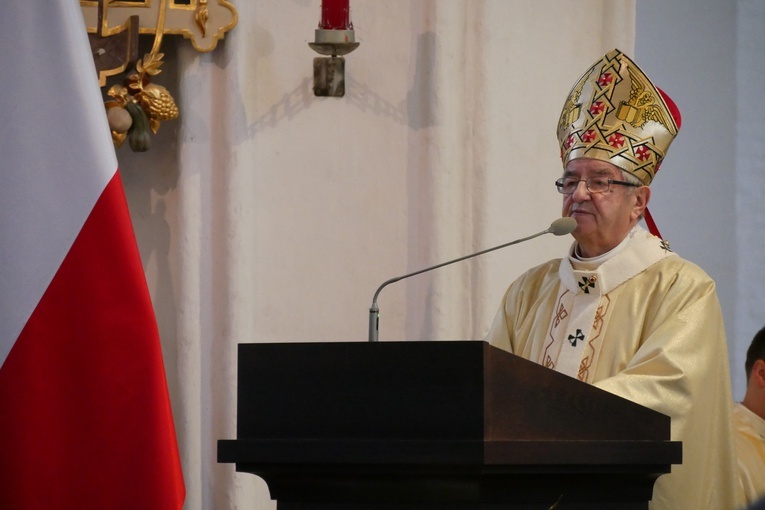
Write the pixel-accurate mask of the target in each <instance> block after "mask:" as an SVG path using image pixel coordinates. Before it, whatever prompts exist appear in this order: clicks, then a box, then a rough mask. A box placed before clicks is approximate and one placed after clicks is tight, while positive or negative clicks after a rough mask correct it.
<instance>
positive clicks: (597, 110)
mask: <svg viewBox="0 0 765 510" xmlns="http://www.w3.org/2000/svg"><path fill="white" fill-rule="evenodd" d="M605 109H606V105H605V104H604V103H603V101H595V102H594V103H592V106H590V113H591V114H592V115H598V114H601V113H603V110H605Z"/></svg>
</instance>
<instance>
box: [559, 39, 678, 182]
mask: <svg viewBox="0 0 765 510" xmlns="http://www.w3.org/2000/svg"><path fill="white" fill-rule="evenodd" d="M557 134H558V142H559V143H560V148H561V159H562V160H563V165H564V166H565V165H566V164H568V162H569V161H570V160H572V159H576V158H581V157H587V158H593V159H599V160H602V161H608V162H609V163H612V164H614V165H616V166H617V167H619V168H621V169H623V170H626V171H627V172H630V173H632V174H633V175H635V176H636V177H637V178H639V179H640V180H641V181H642V182H643V183H644V184H646V185H647V184H650V183H651V180H652V179H653V176H654V174H655V173H656V168H657V167H658V166H659V164H660V163H661V161H662V160H663V159H664V156H665V154H666V151H667V149H668V148H669V145H670V144H671V143H672V140H673V139H674V137H675V135H676V134H677V125H676V124H675V120H674V119H673V117H672V114H671V113H670V112H669V109H668V107H667V105H666V104H665V103H664V99H663V98H662V97H661V95H660V93H659V91H658V89H657V88H656V87H655V86H654V85H653V84H652V83H651V81H650V80H649V79H648V78H647V77H646V76H645V74H644V73H643V72H642V71H641V70H640V68H639V67H638V66H637V65H636V64H635V63H634V62H632V61H631V60H630V59H629V57H627V56H626V55H624V54H623V53H622V52H621V51H619V50H613V51H610V52H609V53H606V54H605V55H604V56H603V57H601V59H600V60H598V61H597V62H596V63H595V64H593V65H592V66H591V67H590V68H589V69H588V70H587V72H585V73H584V74H583V75H582V77H581V78H580V79H579V80H578V81H577V82H576V84H575V85H574V87H573V88H572V90H571V92H570V93H569V96H568V98H567V100H566V103H565V104H564V106H563V110H562V112H561V116H560V119H559V121H558V133H557Z"/></svg>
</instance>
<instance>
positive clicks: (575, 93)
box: [558, 80, 586, 129]
mask: <svg viewBox="0 0 765 510" xmlns="http://www.w3.org/2000/svg"><path fill="white" fill-rule="evenodd" d="M585 83H586V80H581V81H580V82H579V86H575V87H574V88H573V89H572V90H571V93H570V94H569V96H568V99H566V104H564V105H563V111H562V112H561V114H560V119H559V120H558V129H563V128H565V127H566V126H568V125H569V124H573V123H574V122H576V119H578V118H579V115H581V113H582V103H580V102H579V97H580V96H581V95H582V88H584V84H585Z"/></svg>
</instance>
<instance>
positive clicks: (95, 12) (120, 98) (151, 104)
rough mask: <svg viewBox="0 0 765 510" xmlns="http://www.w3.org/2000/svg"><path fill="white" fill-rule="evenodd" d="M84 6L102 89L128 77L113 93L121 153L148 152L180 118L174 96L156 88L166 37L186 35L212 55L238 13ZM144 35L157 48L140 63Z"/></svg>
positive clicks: (187, 6)
mask: <svg viewBox="0 0 765 510" xmlns="http://www.w3.org/2000/svg"><path fill="white" fill-rule="evenodd" d="M80 6H81V9H82V13H83V17H84V18H85V25H86V27H87V31H88V37H89V39H90V45H91V49H92V50H93V59H94V61H95V64H96V70H97V72H98V81H99V84H100V85H101V86H102V87H103V86H105V85H106V82H107V78H108V77H110V76H116V75H119V74H122V73H124V74H125V78H124V81H123V83H122V84H121V85H113V86H112V87H110V88H109V90H108V92H107V95H108V96H109V97H110V98H111V99H110V100H108V101H106V103H105V106H106V108H107V117H108V119H109V125H110V128H111V130H112V139H113V140H114V143H115V145H116V146H117V147H119V146H121V145H122V143H123V142H124V141H125V139H127V140H128V142H129V145H130V148H131V149H132V150H134V151H136V152H143V151H146V150H148V149H149V145H150V132H152V133H156V132H157V130H158V129H159V126H160V123H161V122H162V121H165V120H172V119H175V118H177V117H178V114H179V112H178V107H177V105H176V104H175V101H174V100H173V97H172V95H171V94H170V92H169V91H168V90H167V89H166V88H165V87H163V86H161V85H157V84H154V83H152V82H151V80H152V78H153V77H155V76H156V75H158V74H159V73H160V72H161V70H160V67H161V65H162V64H163V61H162V59H163V57H164V54H162V53H160V51H159V50H160V46H161V43H162V36H163V35H165V34H171V35H182V36H183V37H184V38H186V39H190V40H191V44H192V45H193V46H194V48H195V49H196V50H197V51H200V52H209V51H212V50H213V49H215V47H216V45H217V43H218V40H219V39H222V38H223V37H224V35H225V33H226V32H228V31H229V30H231V29H232V28H233V27H234V26H235V25H236V23H237V12H236V10H235V9H234V7H233V5H231V3H229V2H228V1H226V0H121V1H115V0H80ZM141 35H153V36H154V44H153V46H152V49H151V51H150V52H149V53H147V54H146V55H144V56H143V57H142V58H140V59H139V58H138V39H139V36H141Z"/></svg>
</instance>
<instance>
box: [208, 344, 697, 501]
mask: <svg viewBox="0 0 765 510" xmlns="http://www.w3.org/2000/svg"><path fill="white" fill-rule="evenodd" d="M238 370H239V373H238V385H239V386H238V416H237V439H235V440H229V439H227V440H220V441H219V442H218V462H230V463H236V470H237V471H242V472H248V473H253V474H255V475H258V476H259V477H261V478H263V479H264V480H265V482H266V483H267V485H268V488H269V491H270V494H271V498H272V499H275V500H276V501H277V502H278V503H277V508H278V510H356V509H370V510H377V509H379V510H383V509H384V510H415V509H418V510H431V509H433V510H434V509H450V510H472V509H475V510H478V509H482V510H500V509H508V510H510V509H513V510H518V509H524V510H532V509H534V510H537V509H539V510H548V509H560V510H584V509H587V510H590V509H593V510H594V509H598V510H609V509H629V510H636V509H642V510H645V509H647V508H648V501H649V500H650V499H651V496H652V491H653V485H654V482H655V481H656V478H657V477H658V476H660V475H662V474H664V473H668V472H669V471H670V469H671V465H672V464H679V463H681V461H682V447H681V444H680V443H679V442H676V441H670V420H669V418H668V417H667V416H665V415H663V414H660V413H657V412H655V411H653V410H650V409H647V408H645V407H642V406H639V405H637V404H635V403H633V402H630V401H628V400H625V399H623V398H620V397H617V396H615V395H612V394H610V393H607V392H605V391H603V390H600V389H598V388H595V387H593V386H591V385H588V384H584V383H581V382H579V381H577V380H575V379H572V378H570V377H567V376H565V375H562V374H558V373H556V372H553V371H552V370H549V369H546V368H544V367H542V366H540V365H537V364H535V363H532V362H529V361H526V360H524V359H522V358H519V357H517V356H513V355H512V354H509V353H507V352H504V351H502V350H500V349H497V348H495V347H492V346H490V345H488V344H487V343H485V342H480V341H465V342H435V341H432V342H377V343H370V342H358V343H279V344H240V345H239V360H238Z"/></svg>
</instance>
